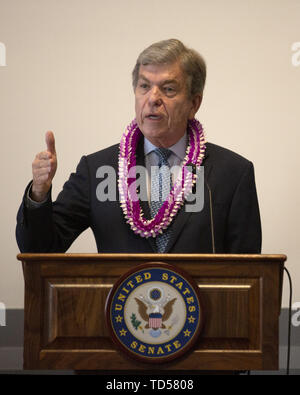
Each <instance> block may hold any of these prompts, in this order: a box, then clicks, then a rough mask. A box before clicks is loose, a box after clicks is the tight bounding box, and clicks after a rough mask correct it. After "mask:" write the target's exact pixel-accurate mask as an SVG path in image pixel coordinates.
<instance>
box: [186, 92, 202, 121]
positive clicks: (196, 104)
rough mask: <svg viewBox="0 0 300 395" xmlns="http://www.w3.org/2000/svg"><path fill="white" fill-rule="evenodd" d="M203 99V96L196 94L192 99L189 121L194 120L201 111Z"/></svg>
mask: <svg viewBox="0 0 300 395" xmlns="http://www.w3.org/2000/svg"><path fill="white" fill-rule="evenodd" d="M202 97H203V95H200V93H199V94H196V95H195V96H194V97H193V98H192V108H191V111H190V116H189V119H193V118H194V117H195V115H196V113H197V111H198V110H199V108H200V106H201V103H202Z"/></svg>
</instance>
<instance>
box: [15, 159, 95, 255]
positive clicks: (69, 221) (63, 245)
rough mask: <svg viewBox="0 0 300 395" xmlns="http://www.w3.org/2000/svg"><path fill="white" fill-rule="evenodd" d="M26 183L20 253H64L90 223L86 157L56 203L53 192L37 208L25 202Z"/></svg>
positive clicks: (20, 218)
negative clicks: (53, 200) (52, 197)
mask: <svg viewBox="0 0 300 395" xmlns="http://www.w3.org/2000/svg"><path fill="white" fill-rule="evenodd" d="M30 186H31V183H30V184H29V185H28V186H27V188H26V191H25V194H24V197H23V201H22V204H21V206H20V208H19V211H18V215H17V227H16V238H17V243H18V246H19V249H20V251H21V252H40V253H43V252H44V253H47V252H48V253H50V252H65V251H66V250H67V249H68V248H69V247H70V246H71V244H72V243H73V241H74V240H75V239H76V238H77V237H78V236H79V234H80V233H82V232H83V231H84V230H85V229H86V228H87V227H88V226H89V225H90V197H89V193H90V178H89V171H88V166H87V160H86V157H82V158H81V160H80V162H79V164H78V166H77V169H76V172H75V173H72V174H71V175H70V178H69V180H68V181H67V182H66V183H65V184H64V187H63V190H62V191H61V192H60V194H59V195H58V197H57V200H56V201H55V202H54V203H53V202H52V199H51V195H50V197H49V199H48V200H47V202H46V203H43V204H42V205H40V206H38V207H32V206H28V205H27V204H26V199H27V192H28V189H29V188H30Z"/></svg>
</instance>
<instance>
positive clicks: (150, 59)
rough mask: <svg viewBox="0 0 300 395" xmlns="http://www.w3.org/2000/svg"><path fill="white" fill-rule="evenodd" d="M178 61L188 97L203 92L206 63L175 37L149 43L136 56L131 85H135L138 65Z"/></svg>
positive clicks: (134, 86)
mask: <svg viewBox="0 0 300 395" xmlns="http://www.w3.org/2000/svg"><path fill="white" fill-rule="evenodd" d="M176 61H179V62H180V64H181V67H182V70H183V72H184V73H185V75H186V78H187V88H188V94H189V96H190V97H193V96H194V95H196V94H201V95H202V93H203V90H204V85H205V79H206V64H205V61H204V59H203V58H202V56H201V55H200V54H199V53H198V52H197V51H195V50H194V49H191V48H187V47H186V46H185V45H184V44H183V43H182V42H181V41H179V40H176V39H170V40H163V41H159V42H157V43H154V44H152V45H150V46H149V47H148V48H146V49H145V50H144V51H143V52H141V54H140V55H139V57H138V58H137V61H136V65H135V67H134V69H133V72H132V85H133V88H134V90H135V89H136V87H137V83H138V78H139V69H140V65H143V66H146V65H152V64H155V65H158V64H163V63H167V64H168V63H169V64H172V63H174V62H176Z"/></svg>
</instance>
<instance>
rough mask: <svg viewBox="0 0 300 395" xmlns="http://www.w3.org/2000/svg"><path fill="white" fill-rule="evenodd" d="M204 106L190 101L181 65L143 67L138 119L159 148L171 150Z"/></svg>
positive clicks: (197, 99)
mask: <svg viewBox="0 0 300 395" xmlns="http://www.w3.org/2000/svg"><path fill="white" fill-rule="evenodd" d="M200 103H201V96H200V95H197V96H196V97H194V98H192V99H191V98H189V96H188V91H187V86H186V78H185V75H184V73H183V71H182V70H181V67H180V65H179V62H176V63H173V64H162V65H147V66H143V65H141V66H140V70H139V78H138V83H137V86H136V89H135V112H136V119H137V123H138V126H139V128H140V130H141V131H142V133H143V135H144V136H145V137H146V138H147V139H148V140H149V141H151V142H152V144H154V145H156V146H158V147H170V146H171V145H173V144H175V143H176V142H177V141H178V140H179V139H180V138H181V137H182V136H183V135H184V133H185V131H186V128H187V122H188V119H192V118H193V117H194V116H195V114H196V112H197V111H198V108H199V106H200Z"/></svg>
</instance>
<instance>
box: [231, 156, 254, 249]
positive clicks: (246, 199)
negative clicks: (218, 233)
mask: <svg viewBox="0 0 300 395" xmlns="http://www.w3.org/2000/svg"><path fill="white" fill-rule="evenodd" d="M225 246H226V252H227V253H232V254H234V253H236V254H256V253H260V252H261V221H260V213H259V206H258V199H257V193H256V185H255V177H254V168H253V164H252V163H251V162H248V165H247V166H246V169H245V171H244V172H243V174H242V177H241V178H240V180H239V183H238V185H237V188H236V190H235V192H234V195H233V199H232V203H231V207H230V210H229V215H228V221H227V232H226V243H225Z"/></svg>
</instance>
